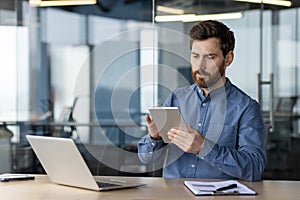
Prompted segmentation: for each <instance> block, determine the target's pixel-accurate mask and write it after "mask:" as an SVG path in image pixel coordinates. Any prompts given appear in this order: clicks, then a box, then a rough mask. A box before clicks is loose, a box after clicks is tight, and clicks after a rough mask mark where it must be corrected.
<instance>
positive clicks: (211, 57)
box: [207, 56, 215, 59]
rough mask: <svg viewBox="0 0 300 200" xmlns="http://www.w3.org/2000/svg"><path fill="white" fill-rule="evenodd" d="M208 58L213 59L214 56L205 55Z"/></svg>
mask: <svg viewBox="0 0 300 200" xmlns="http://www.w3.org/2000/svg"><path fill="white" fill-rule="evenodd" d="M207 58H208V59H214V58H215V56H207Z"/></svg>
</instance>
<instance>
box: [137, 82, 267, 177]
mask: <svg viewBox="0 0 300 200" xmlns="http://www.w3.org/2000/svg"><path fill="white" fill-rule="evenodd" d="M163 106H166V107H178V108H179V110H180V112H181V114H182V116H183V118H184V120H185V122H186V123H187V124H190V125H191V126H192V127H193V128H195V129H197V130H198V131H199V133H200V134H201V135H202V136H203V137H205V143H204V147H203V149H202V150H201V151H200V153H199V154H197V155H196V154H192V153H186V152H183V151H182V150H181V149H180V148H178V147H177V146H176V145H174V144H172V143H169V144H166V143H164V142H163V141H162V140H153V139H151V137H150V135H149V134H147V135H146V136H144V137H143V138H141V139H140V141H139V143H138V153H139V158H140V160H141V161H142V162H143V163H146V164H149V163H153V162H155V161H157V160H159V159H160V157H161V156H165V161H164V166H163V177H165V178H217V179H236V178H237V179H243V180H248V181H258V180H260V179H261V178H262V173H263V171H264V167H265V160H266V158H265V133H264V124H263V120H262V116H261V111H260V106H259V104H258V103H257V102H256V101H255V100H253V99H252V98H250V97H249V96H248V95H246V94H245V93H244V92H243V91H241V90H240V89H239V88H237V87H236V86H235V85H233V84H232V83H231V82H230V80H229V79H227V81H226V83H225V85H224V87H221V88H218V89H216V90H214V91H211V92H210V93H209V95H208V96H207V97H205V96H204V94H203V92H202V90H201V89H200V88H199V87H198V86H197V85H195V84H193V85H191V86H189V87H185V88H179V89H176V90H175V91H173V92H172V93H171V94H170V95H169V97H168V99H167V100H166V102H165V103H164V105H163Z"/></svg>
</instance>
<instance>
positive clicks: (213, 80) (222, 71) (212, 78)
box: [191, 63, 225, 88]
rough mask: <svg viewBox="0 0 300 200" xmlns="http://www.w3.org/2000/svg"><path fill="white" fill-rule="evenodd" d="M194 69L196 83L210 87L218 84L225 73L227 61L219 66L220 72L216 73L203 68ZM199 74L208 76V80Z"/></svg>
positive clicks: (203, 86)
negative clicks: (210, 72)
mask: <svg viewBox="0 0 300 200" xmlns="http://www.w3.org/2000/svg"><path fill="white" fill-rule="evenodd" d="M191 71H192V77H193V80H194V83H195V84H196V85H198V86H199V87H200V88H209V87H211V86H213V85H214V84H216V83H217V82H218V81H219V80H220V79H221V77H223V76H224V75H225V63H222V65H221V66H220V67H219V68H218V72H219V73H215V74H209V73H207V72H206V71H205V70H203V69H199V70H197V71H193V69H192V70H191ZM197 74H199V75H202V76H205V77H208V79H207V81H206V80H205V79H204V78H197Z"/></svg>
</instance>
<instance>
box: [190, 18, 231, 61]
mask: <svg viewBox="0 0 300 200" xmlns="http://www.w3.org/2000/svg"><path fill="white" fill-rule="evenodd" d="M209 38H218V39H219V40H220V47H221V50H222V52H223V55H224V57H225V56H226V55H227V54H228V52H229V51H233V49H234V45H235V38H234V34H233V32H232V31H231V30H230V29H229V28H228V27H227V26H226V25H225V24H223V23H221V22H219V21H215V20H207V21H201V22H199V23H197V24H196V25H194V26H193V27H192V28H191V30H190V47H191V48H192V44H193V41H194V40H200V41H201V40H207V39H209Z"/></svg>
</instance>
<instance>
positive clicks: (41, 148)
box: [26, 135, 145, 191]
mask: <svg viewBox="0 0 300 200" xmlns="http://www.w3.org/2000/svg"><path fill="white" fill-rule="evenodd" d="M26 138H27V140H28V142H29V144H30V145H31V147H32V149H33V151H34V152H35V154H36V156H37V157H38V159H39V161H40V162H41V164H42V166H43V167H44V169H45V171H46V173H47V175H48V177H49V179H50V181H51V182H53V183H57V184H61V185H67V186H73V187H79V188H85V189H90V190H97V191H105V190H113V189H123V188H132V187H139V186H143V185H145V184H143V183H139V182H133V181H131V180H130V181H128V180H123V179H122V178H121V177H120V178H109V177H101V180H97V181H96V180H95V178H94V177H93V175H92V173H91V172H90V170H89V168H88V166H87V165H86V163H85V161H84V159H83V158H82V156H81V154H80V152H79V150H78V148H77V146H76V145H75V143H74V141H73V140H72V139H69V138H57V137H45V136H33V135H26Z"/></svg>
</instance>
